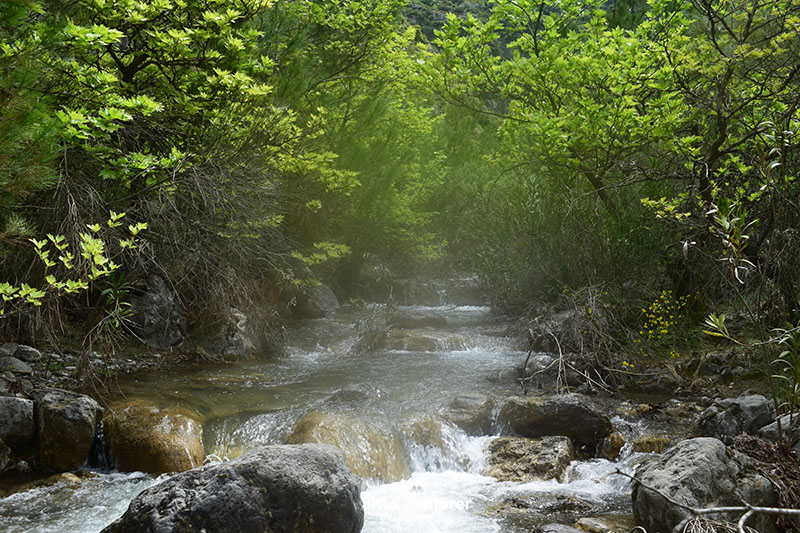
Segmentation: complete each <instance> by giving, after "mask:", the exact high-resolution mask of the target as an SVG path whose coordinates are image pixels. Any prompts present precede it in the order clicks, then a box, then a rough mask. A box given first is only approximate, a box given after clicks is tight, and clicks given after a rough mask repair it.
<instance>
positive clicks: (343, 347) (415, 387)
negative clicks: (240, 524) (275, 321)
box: [0, 306, 637, 533]
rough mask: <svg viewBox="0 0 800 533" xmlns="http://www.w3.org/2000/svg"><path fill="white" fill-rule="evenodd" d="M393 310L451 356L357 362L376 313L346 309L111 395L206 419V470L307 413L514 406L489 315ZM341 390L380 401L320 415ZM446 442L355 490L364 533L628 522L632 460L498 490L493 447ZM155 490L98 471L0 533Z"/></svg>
mask: <svg viewBox="0 0 800 533" xmlns="http://www.w3.org/2000/svg"><path fill="white" fill-rule="evenodd" d="M401 311H402V312H407V313H415V314H417V315H430V316H437V317H443V318H445V319H446V321H447V326H446V327H441V328H428V329H425V334H426V335H431V336H440V337H442V338H447V339H450V341H452V339H453V338H456V337H457V339H459V342H462V341H463V342H462V345H459V346H456V348H458V349H456V350H440V351H432V352H412V351H407V350H392V349H383V350H378V351H376V352H375V353H368V354H356V353H354V352H353V351H352V350H351V348H352V346H353V344H354V342H355V341H356V339H357V337H358V331H356V329H355V328H354V324H355V323H356V321H358V320H360V319H363V318H364V317H365V316H368V315H369V314H371V313H372V314H374V313H379V312H382V310H381V308H380V307H371V308H367V309H359V310H349V311H348V310H346V309H344V310H342V311H341V312H340V313H338V314H337V315H336V317H334V318H331V319H319V320H309V321H305V322H304V323H302V324H300V325H299V326H298V327H295V328H292V329H290V330H289V332H288V340H289V344H290V347H289V349H288V350H287V353H286V355H284V356H281V357H277V358H275V359H273V360H270V361H267V362H262V363H247V364H242V365H225V366H220V367H213V368H204V369H181V370H177V371H175V372H172V373H158V374H154V375H145V376H140V377H138V378H137V380H136V381H131V382H126V383H123V384H122V388H123V391H124V393H125V394H126V395H127V396H128V397H133V398H144V399H147V400H149V401H154V402H158V403H159V404H161V405H165V406H167V405H179V406H181V407H186V408H190V409H192V410H194V411H195V412H197V413H198V414H199V415H200V416H201V417H202V418H203V420H204V435H205V437H204V438H205V446H206V453H207V455H208V459H207V461H212V462H213V461H220V460H226V459H229V458H232V457H234V456H236V455H239V454H240V453H241V452H242V451H245V450H247V449H251V448H254V447H256V446H259V445H263V444H278V443H283V442H284V440H285V439H286V437H287V435H288V434H289V432H290V431H291V428H292V425H293V424H294V422H295V421H296V420H297V419H298V418H300V417H301V416H303V415H304V414H305V413H308V412H309V411H312V410H328V411H341V412H345V413H348V414H350V415H353V414H355V415H357V416H359V417H361V418H363V419H368V420H371V421H373V422H375V423H380V424H383V425H385V426H386V427H392V426H395V425H397V424H400V421H401V420H403V419H404V417H407V416H409V414H425V415H432V416H437V415H438V414H440V413H441V411H442V409H443V407H444V406H446V405H447V403H448V402H449V401H450V400H451V399H452V398H453V397H454V396H455V395H456V394H458V393H462V392H478V393H485V394H493V395H496V396H497V397H499V398H502V397H503V396H508V395H512V394H517V393H518V388H517V386H516V385H514V384H513V383H506V384H503V383H497V380H496V379H492V378H493V376H497V375H499V374H500V373H502V372H503V371H507V370H508V369H509V368H511V367H513V366H514V365H517V364H520V363H521V361H522V359H523V358H524V353H523V352H521V351H520V350H519V349H517V348H515V343H514V339H512V338H509V337H505V336H503V335H502V333H503V331H504V329H505V328H506V326H507V324H506V323H505V322H503V321H502V320H499V319H496V318H494V317H493V316H492V315H491V314H490V313H489V309H488V308H486V307H482V306H460V307H454V306H435V307H422V306H415V307H406V308H401ZM448 342H449V341H448ZM348 384H367V385H369V386H370V387H373V388H375V389H378V390H380V391H381V398H380V399H379V400H373V401H366V402H361V403H359V402H355V403H351V404H348V405H345V406H341V405H338V404H331V403H330V402H327V398H328V397H329V396H330V395H331V394H332V393H333V392H335V391H336V390H338V389H340V388H341V387H343V386H345V385H348ZM618 422H619V421H618ZM616 425H619V424H616ZM627 431H628V432H629V431H630V428H628V429H627ZM443 437H444V439H443V440H444V442H445V444H446V445H445V447H444V448H443V449H441V448H433V447H430V446H427V447H426V446H421V445H419V444H417V443H413V442H404V443H403V446H404V450H405V453H406V460H407V462H408V465H409V467H410V470H411V471H412V474H411V477H410V478H408V479H404V480H402V481H397V482H391V483H379V482H377V481H375V480H366V481H365V484H364V490H363V491H362V495H361V496H362V500H363V503H364V509H365V525H364V530H363V531H365V532H368V533H392V532H398V533H412V532H413V533H427V532H432V533H433V532H460V533H468V532H476V533H477V532H481V533H484V532H493V531H496V532H501V531H503V532H516V531H530V530H531V529H530V527H531V526H530V522H524V521H523V522H520V521H515V520H510V519H508V520H507V519H504V515H503V514H502V513H499V512H497V511H496V507H497V506H499V505H500V504H503V503H504V502H506V503H507V502H508V501H512V502H523V503H524V505H523V506H528V511H529V514H531V515H533V516H537V514H538V516H539V518H537V519H536V520H535V521H536V522H537V523H541V524H544V523H548V522H549V521H552V520H550V519H556V521H557V519H558V516H560V515H559V513H561V509H562V508H563V507H564V505H565V502H566V504H568V506H569V505H571V506H572V507H571V508H572V509H578V511H575V512H573V513H572V514H571V515H570V516H571V517H572V518H570V519H569V520H573V521H574V517H575V516H580V515H581V514H585V515H589V516H601V515H625V514H629V512H630V511H629V507H630V486H629V484H628V482H627V480H626V479H625V478H623V477H621V476H618V475H615V474H614V472H615V471H616V469H617V468H620V469H622V470H624V471H628V472H632V470H633V465H634V463H635V462H636V461H637V457H636V456H630V455H627V456H626V457H625V458H624V459H621V460H620V461H619V462H610V461H606V460H600V459H592V460H584V461H574V462H573V463H572V464H571V465H570V467H569V469H568V472H567V475H566V478H565V480H564V482H561V483H559V482H557V481H554V480H551V481H542V482H533V483H526V484H520V483H511V482H498V481H496V480H495V479H494V478H491V477H486V476H484V475H482V472H483V470H484V467H485V461H486V457H487V451H486V448H487V446H488V443H489V442H490V441H491V439H493V438H494V437H491V436H484V437H469V436H467V435H466V434H464V432H463V431H461V430H459V429H457V428H455V427H454V426H451V425H449V424H445V425H444V434H443ZM162 478H163V476H162ZM158 481H159V479H153V477H152V476H149V475H146V474H142V473H119V472H99V471H98V472H95V473H94V474H90V475H88V476H84V477H83V478H82V479H81V480H80V481H78V480H75V479H71V480H64V481H59V482H57V483H55V484H53V485H50V486H46V487H39V488H33V489H30V490H27V491H24V492H20V493H17V494H14V495H12V496H9V497H6V498H3V499H0V531H7V532H50V531H53V532H70V533H73V532H74V533H84V532H85V533H96V532H98V531H100V530H101V529H102V528H103V527H104V526H106V525H107V524H109V523H110V522H112V521H113V520H114V519H116V518H117V517H118V516H120V515H121V514H122V513H123V512H124V511H125V509H126V508H127V505H128V503H129V502H130V500H131V499H132V498H133V497H134V496H135V495H136V494H138V493H139V492H140V491H142V490H144V489H145V488H147V487H149V486H151V485H153V484H155V483H157V482H158ZM559 506H560V507H559ZM562 514H563V513H562ZM526 524H527V525H526ZM570 525H571V523H570Z"/></svg>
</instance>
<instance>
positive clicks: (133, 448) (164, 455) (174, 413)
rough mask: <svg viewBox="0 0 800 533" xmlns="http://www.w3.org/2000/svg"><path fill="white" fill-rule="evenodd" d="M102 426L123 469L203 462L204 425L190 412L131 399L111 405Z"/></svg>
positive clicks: (158, 469) (174, 468)
mask: <svg viewBox="0 0 800 533" xmlns="http://www.w3.org/2000/svg"><path fill="white" fill-rule="evenodd" d="M103 427H104V429H105V435H106V440H107V442H108V443H109V445H110V447H111V452H112V454H113V456H114V458H115V459H116V461H117V468H119V469H120V470H123V471H142V472H150V473H151V474H161V473H165V472H183V471H184V470H189V469H192V468H195V467H198V466H200V465H202V464H203V459H204V458H205V453H204V450H203V428H202V426H201V425H200V423H199V422H197V421H196V420H195V419H194V418H193V417H192V415H191V414H190V413H186V412H181V411H178V410H176V409H159V408H158V407H156V406H155V405H153V404H150V403H148V402H132V403H130V404H127V405H119V406H116V407H113V408H110V409H108V412H107V413H106V415H105V417H103Z"/></svg>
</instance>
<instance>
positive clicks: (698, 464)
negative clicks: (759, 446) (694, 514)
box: [633, 438, 777, 533]
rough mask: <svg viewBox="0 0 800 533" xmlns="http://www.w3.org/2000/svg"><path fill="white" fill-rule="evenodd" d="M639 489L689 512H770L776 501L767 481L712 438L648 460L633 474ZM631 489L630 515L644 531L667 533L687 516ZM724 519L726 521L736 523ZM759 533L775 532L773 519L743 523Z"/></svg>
mask: <svg viewBox="0 0 800 533" xmlns="http://www.w3.org/2000/svg"><path fill="white" fill-rule="evenodd" d="M636 477H637V478H638V479H639V480H640V481H641V483H642V484H643V485H647V486H648V487H651V488H653V489H656V490H658V491H661V492H663V493H664V494H666V495H667V496H669V497H670V498H672V499H673V500H676V501H680V502H682V503H684V504H686V505H689V506H692V507H700V508H704V507H719V506H727V505H742V502H746V503H749V504H751V505H760V506H767V507H772V506H774V505H775V504H776V501H777V498H776V494H775V491H774V489H773V487H772V484H771V483H770V481H769V480H768V479H767V478H765V477H763V476H761V475H760V474H758V473H757V472H756V470H755V469H754V468H753V466H752V462H751V460H750V459H749V458H747V457H746V456H744V455H743V454H740V453H738V452H736V451H733V450H731V449H728V448H726V446H725V444H723V443H722V441H720V440H718V439H714V438H694V439H689V440H684V441H682V442H679V443H678V444H677V445H675V446H673V447H672V448H670V449H669V450H667V451H666V452H665V453H664V454H663V455H661V456H653V457H650V458H648V459H647V460H646V461H645V462H644V463H643V464H642V465H641V467H640V468H639V470H637V472H636ZM642 484H639V483H635V484H634V487H633V512H634V517H635V518H636V523H637V524H638V525H640V526H642V527H644V528H645V529H646V530H647V531H652V532H663V533H669V532H671V531H672V530H673V528H675V527H676V526H678V524H680V523H681V521H682V520H683V519H684V518H687V517H689V516H690V514H689V512H688V511H687V510H685V509H683V508H681V507H678V506H676V505H674V504H672V503H670V502H668V501H667V500H666V499H665V498H664V497H663V496H661V495H659V494H657V493H656V492H654V491H652V490H650V489H648V488H645V487H644V486H643V485H642ZM740 514H741V513H738V514H733V515H729V516H728V519H729V520H734V521H735V520H736V519H738V515H740ZM748 525H750V526H751V527H754V528H756V530H757V531H759V532H761V533H771V532H774V531H775V527H774V517H770V516H769V515H756V516H755V517H753V518H752V519H751V520H750V522H749V523H748Z"/></svg>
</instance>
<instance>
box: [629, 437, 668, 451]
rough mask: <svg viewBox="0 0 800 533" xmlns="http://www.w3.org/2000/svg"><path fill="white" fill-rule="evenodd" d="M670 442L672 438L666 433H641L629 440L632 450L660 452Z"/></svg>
mask: <svg viewBox="0 0 800 533" xmlns="http://www.w3.org/2000/svg"><path fill="white" fill-rule="evenodd" d="M670 444H672V439H670V438H669V437H667V436H666V435H642V436H641V437H636V438H635V439H633V440H632V441H631V447H632V450H633V451H634V452H643V453H661V452H663V451H664V450H666V449H667V448H669V446H670Z"/></svg>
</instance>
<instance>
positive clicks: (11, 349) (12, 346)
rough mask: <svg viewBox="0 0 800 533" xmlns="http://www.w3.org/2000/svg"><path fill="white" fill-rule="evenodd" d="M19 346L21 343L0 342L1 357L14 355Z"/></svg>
mask: <svg viewBox="0 0 800 533" xmlns="http://www.w3.org/2000/svg"><path fill="white" fill-rule="evenodd" d="M17 348H19V344H17V343H15V342H6V343H3V344H0V357H14V354H15V353H17Z"/></svg>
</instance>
